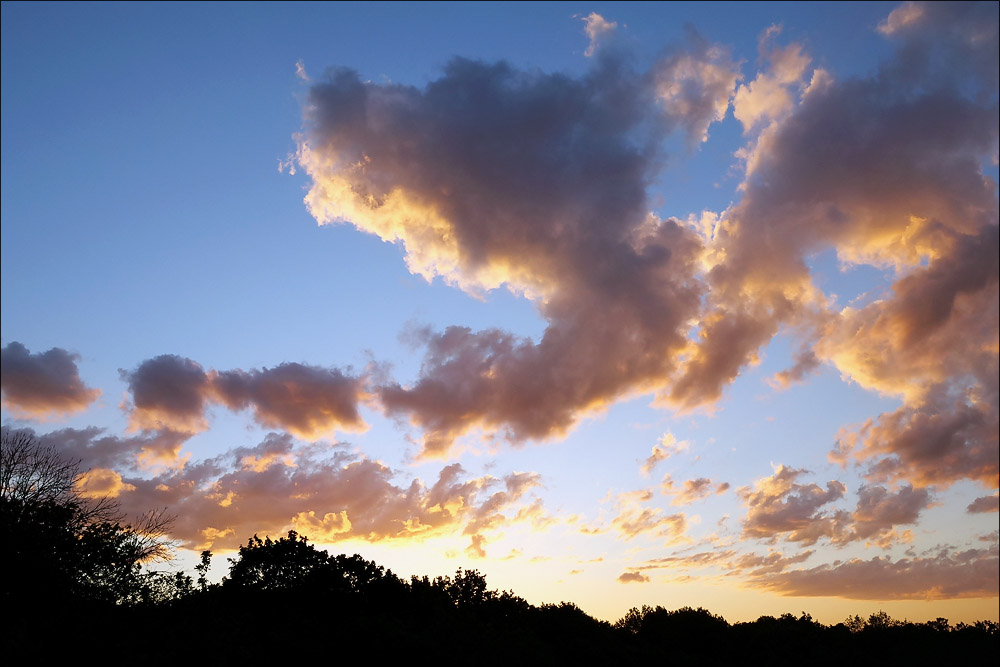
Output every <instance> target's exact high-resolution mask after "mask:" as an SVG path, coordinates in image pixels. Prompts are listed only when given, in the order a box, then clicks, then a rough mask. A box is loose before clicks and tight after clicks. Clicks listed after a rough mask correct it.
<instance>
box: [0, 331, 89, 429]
mask: <svg viewBox="0 0 1000 667" xmlns="http://www.w3.org/2000/svg"><path fill="white" fill-rule="evenodd" d="M79 360H80V355H78V354H72V353H70V352H67V351H66V350H63V349H62V348H58V347H54V348H52V349H51V350H49V351H47V352H37V353H35V354H32V353H31V352H30V351H28V348H26V347H25V346H24V345H22V344H21V343H18V342H17V341H13V342H11V343H8V344H7V345H6V346H4V347H3V348H2V349H0V390H2V394H3V406H4V407H5V408H7V409H8V410H10V411H11V412H13V413H14V414H15V415H17V416H19V417H28V418H32V419H46V418H50V417H57V416H61V415H69V414H72V413H75V412H81V411H82V410H85V409H86V408H87V406H89V405H90V404H91V403H93V402H94V401H96V400H97V399H98V397H99V396H100V395H101V390H100V389H91V388H90V387H87V386H86V385H85V384H83V381H82V380H81V379H80V372H79V370H78V369H77V367H76V362H77V361H79Z"/></svg>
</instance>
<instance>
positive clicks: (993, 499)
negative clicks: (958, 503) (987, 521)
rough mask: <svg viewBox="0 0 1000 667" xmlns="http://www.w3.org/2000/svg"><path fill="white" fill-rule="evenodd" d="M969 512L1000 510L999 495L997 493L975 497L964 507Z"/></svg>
mask: <svg viewBox="0 0 1000 667" xmlns="http://www.w3.org/2000/svg"><path fill="white" fill-rule="evenodd" d="M965 511H966V512H968V513H969V514H984V513H987V512H998V511H1000V497H998V496H997V494H995V493H994V494H993V495H992V496H981V497H979V498H976V499H975V500H973V501H972V502H971V503H969V506H968V507H966V508H965Z"/></svg>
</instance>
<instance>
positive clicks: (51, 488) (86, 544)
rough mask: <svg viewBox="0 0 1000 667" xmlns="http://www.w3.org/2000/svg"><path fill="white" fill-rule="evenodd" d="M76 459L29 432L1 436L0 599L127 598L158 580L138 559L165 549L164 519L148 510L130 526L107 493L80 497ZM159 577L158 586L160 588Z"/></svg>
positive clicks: (159, 555) (166, 522)
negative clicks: (0, 561)
mask: <svg viewBox="0 0 1000 667" xmlns="http://www.w3.org/2000/svg"><path fill="white" fill-rule="evenodd" d="M81 477H82V473H80V470H79V462H74V461H71V460H67V459H66V458H64V457H63V456H61V455H60V453H59V452H57V451H56V450H55V449H53V448H51V447H44V446H42V445H40V444H39V442H38V440H37V439H35V438H34V436H33V435H31V434H30V433H28V432H25V431H12V430H10V429H7V428H5V429H3V432H2V434H0V534H2V535H3V540H4V549H3V550H2V559H3V564H2V568H3V572H4V575H5V576H4V577H3V583H2V584H0V585H2V591H0V595H2V598H3V600H4V601H5V602H15V601H16V602H19V603H25V604H34V605H46V604H50V603H51V602H53V601H57V600H72V599H76V600H89V601H96V602H105V603H118V604H121V603H130V602H135V601H139V600H142V599H144V598H147V597H149V590H148V589H147V588H148V585H149V584H151V583H152V581H153V579H154V578H155V576H154V575H152V574H150V573H144V572H142V568H141V564H142V563H144V562H148V561H150V560H153V559H156V558H164V557H166V556H167V555H168V553H169V548H168V545H167V543H166V542H165V541H164V540H163V535H164V533H165V530H166V528H167V526H168V525H169V519H168V518H167V517H166V516H165V515H164V513H163V512H151V513H148V514H146V515H144V516H142V517H140V518H139V520H138V521H137V522H134V523H128V522H126V521H125V518H124V516H123V515H122V514H121V513H120V510H119V506H118V504H117V503H116V502H115V501H114V500H113V499H110V498H98V499H90V498H84V497H83V496H82V495H81V494H80V492H79V487H78V483H79V481H80V479H81ZM162 583H163V582H162V581H158V582H157V585H162Z"/></svg>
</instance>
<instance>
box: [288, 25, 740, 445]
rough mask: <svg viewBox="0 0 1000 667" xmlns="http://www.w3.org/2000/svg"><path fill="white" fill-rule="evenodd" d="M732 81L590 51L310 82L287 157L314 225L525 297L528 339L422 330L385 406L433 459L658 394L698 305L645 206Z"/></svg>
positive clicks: (711, 52)
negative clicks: (345, 227) (536, 325)
mask: <svg viewBox="0 0 1000 667" xmlns="http://www.w3.org/2000/svg"><path fill="white" fill-rule="evenodd" d="M736 78H737V74H736V71H735V65H734V64H733V63H732V62H731V61H730V60H729V59H728V57H727V56H726V54H725V52H724V51H723V50H722V49H719V48H717V47H711V46H710V45H708V44H706V43H705V42H704V41H703V40H699V39H696V38H692V40H691V44H690V49H688V50H686V51H678V52H675V53H672V54H670V55H669V56H667V57H665V58H664V59H663V60H661V61H660V62H658V63H657V64H656V66H655V67H654V68H653V69H651V70H650V71H649V72H645V73H642V72H636V71H634V70H632V69H631V68H630V67H628V66H627V65H626V64H625V63H624V61H623V60H622V59H619V58H616V57H614V56H601V55H600V53H598V57H597V58H596V62H595V66H594V67H593V69H591V71H589V72H588V73H587V74H585V75H583V76H582V77H580V78H572V77H569V76H565V75H559V74H542V73H539V72H524V71H518V70H516V69H514V68H512V67H511V66H509V65H507V64H505V63H495V64H487V63H482V62H475V61H469V60H463V59H455V60H453V61H452V62H451V63H449V64H448V66H447V67H446V68H445V71H444V74H443V75H442V76H441V77H440V78H438V79H437V80H435V81H432V82H431V83H429V84H428V85H427V86H426V87H425V88H424V89H418V88H415V87H410V86H402V85H395V84H375V83H371V82H363V81H362V80H361V79H360V78H359V76H358V75H357V74H356V73H355V72H353V71H351V70H347V69H337V70H333V71H331V72H329V73H328V75H327V77H326V78H325V79H324V80H323V81H320V82H317V83H315V84H314V85H313V86H312V87H311V89H310V92H309V101H308V105H307V108H306V131H305V133H304V135H303V138H302V140H301V144H300V150H299V162H300V164H301V165H302V166H303V167H304V168H305V170H306V171H307V172H308V173H309V175H310V176H311V177H312V180H313V183H312V188H311V190H310V192H309V195H308V196H307V203H308V205H309V207H310V210H311V211H312V213H313V215H314V216H315V217H316V218H317V220H319V221H320V222H321V223H328V222H334V221H349V222H351V223H353V224H354V225H356V226H357V227H358V228H360V229H363V230H365V231H368V232H371V233H374V234H378V235H379V236H381V237H382V238H383V239H385V240H389V241H400V242H401V243H403V244H404V246H405V248H406V258H407V262H408V264H409V266H410V268H411V270H412V271H414V272H416V273H419V274H421V275H424V276H425V277H427V278H432V277H434V276H437V275H440V276H443V277H444V278H445V280H448V281H449V282H451V283H453V284H455V285H458V286H460V287H462V288H464V289H467V290H469V291H472V292H478V291H482V290H484V289H492V288H495V287H499V286H501V285H506V286H507V287H508V288H509V289H511V290H514V291H516V292H523V293H525V294H526V295H528V296H529V297H531V298H533V299H535V300H536V303H537V304H538V308H539V311H540V313H541V314H542V316H543V317H544V318H545V319H546V320H547V322H548V326H547V328H546V330H545V333H544V335H543V336H542V338H541V340H539V341H532V340H526V339H521V338H518V337H516V336H514V335H512V334H510V333H508V332H505V331H499V330H487V331H472V330H470V329H467V328H462V327H450V328H448V329H446V330H445V331H443V332H426V334H425V335H424V339H423V342H424V343H425V344H426V346H427V356H426V357H425V360H424V365H423V368H422V371H421V375H420V378H419V379H418V380H417V382H416V383H415V384H413V385H410V386H403V385H400V384H393V383H390V384H388V385H386V386H384V387H383V388H382V389H381V393H380V397H381V401H382V404H383V406H384V408H385V409H386V410H387V411H388V412H389V413H390V414H395V415H409V417H410V419H411V420H412V421H413V422H414V423H415V424H416V425H418V426H420V427H421V428H422V429H423V430H424V432H425V438H424V451H425V453H428V454H441V453H444V452H445V451H447V450H448V448H449V447H450V446H451V444H452V442H453V440H454V438H455V437H457V436H459V435H461V434H463V433H466V432H468V431H470V430H472V429H474V428H477V427H483V428H486V429H488V430H491V431H497V430H499V431H503V432H506V433H507V434H508V435H509V436H511V437H512V438H514V439H518V440H521V439H526V438H544V437H548V436H552V435H557V434H560V433H562V432H564V431H565V430H566V429H568V428H569V427H571V426H572V425H573V424H574V423H575V421H576V420H577V419H579V417H580V416H581V415H583V414H585V413H587V412H588V411H590V410H593V409H596V408H600V407H601V406H603V405H605V404H606V403H608V402H611V401H614V400H616V399H618V398H620V397H622V396H625V395H629V394H632V393H636V392H640V391H650V390H653V389H657V388H660V387H662V386H664V384H665V383H666V382H667V380H668V378H669V376H670V374H671V373H672V372H673V371H674V370H675V367H676V359H677V356H678V355H679V354H680V353H681V351H682V350H683V349H684V348H685V346H686V345H687V341H686V338H685V336H686V333H687V329H688V326H689V321H690V320H691V318H692V317H694V316H695V315H696V314H697V312H698V308H699V302H700V298H701V285H700V283H699V282H698V280H697V278H696V272H697V268H696V262H697V255H698V252H699V250H700V243H699V241H698V239H697V237H696V236H695V235H694V234H693V233H692V232H690V231H689V230H688V229H686V228H685V227H684V226H682V225H680V224H678V223H677V222H676V221H674V220H660V219H658V218H656V217H655V216H652V215H651V214H650V212H649V211H650V205H649V202H648V200H647V196H646V188H647V186H648V185H649V184H650V183H651V182H652V180H653V178H654V177H655V176H656V174H657V172H658V171H659V169H660V167H661V164H662V161H663V159H664V155H663V154H662V151H661V146H662V141H661V140H662V138H663V137H664V136H665V134H666V133H668V132H670V131H672V130H674V129H681V130H683V131H685V132H688V133H689V134H691V135H692V136H695V137H696V140H697V141H700V140H701V138H702V137H703V135H704V133H705V131H706V128H707V127H708V124H709V123H710V122H711V121H712V120H716V119H718V118H720V117H721V113H720V110H721V111H724V110H725V108H726V106H727V104H728V99H729V96H730V95H731V94H732V91H733V88H734V85H735V81H736Z"/></svg>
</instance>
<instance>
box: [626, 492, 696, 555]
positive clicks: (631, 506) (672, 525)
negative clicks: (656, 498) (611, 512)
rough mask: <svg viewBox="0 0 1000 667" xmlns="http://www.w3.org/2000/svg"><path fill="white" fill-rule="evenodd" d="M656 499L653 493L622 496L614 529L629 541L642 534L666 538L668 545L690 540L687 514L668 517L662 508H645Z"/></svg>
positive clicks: (632, 493) (630, 493) (669, 515)
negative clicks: (687, 533)
mask: <svg viewBox="0 0 1000 667" xmlns="http://www.w3.org/2000/svg"><path fill="white" fill-rule="evenodd" d="M652 499H653V492H652V491H649V490H640V491H631V492H628V493H621V494H619V495H618V497H617V498H616V499H615V509H616V511H617V515H616V516H615V517H614V518H613V519H612V520H611V527H612V528H614V529H615V530H616V531H617V532H618V534H619V535H620V536H621V537H622V538H623V539H624V540H626V541H628V540H632V539H635V538H636V537H638V536H640V535H651V536H653V537H662V538H666V540H667V544H676V543H680V542H684V541H687V537H686V536H685V534H684V533H685V531H686V530H687V517H686V516H685V515H684V514H683V513H676V514H665V513H664V512H663V510H662V509H660V508H659V507H644V506H643V504H644V503H648V502H649V501H651V500H652Z"/></svg>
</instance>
